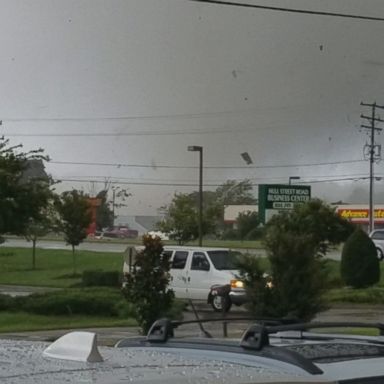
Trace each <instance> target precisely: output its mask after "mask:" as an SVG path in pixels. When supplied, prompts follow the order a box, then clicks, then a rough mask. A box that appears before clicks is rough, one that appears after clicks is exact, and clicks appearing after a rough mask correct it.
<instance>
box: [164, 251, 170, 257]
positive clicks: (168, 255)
mask: <svg viewBox="0 0 384 384" xmlns="http://www.w3.org/2000/svg"><path fill="white" fill-rule="evenodd" d="M163 255H165V256H167V257H169V258H170V257H171V256H172V251H163Z"/></svg>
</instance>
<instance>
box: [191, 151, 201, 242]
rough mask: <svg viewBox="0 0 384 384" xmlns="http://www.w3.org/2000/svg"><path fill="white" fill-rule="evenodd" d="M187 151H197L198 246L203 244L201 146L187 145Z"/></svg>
mask: <svg viewBox="0 0 384 384" xmlns="http://www.w3.org/2000/svg"><path fill="white" fill-rule="evenodd" d="M188 151H191V152H199V247H201V246H202V245H203V147H201V146H198V145H190V146H188Z"/></svg>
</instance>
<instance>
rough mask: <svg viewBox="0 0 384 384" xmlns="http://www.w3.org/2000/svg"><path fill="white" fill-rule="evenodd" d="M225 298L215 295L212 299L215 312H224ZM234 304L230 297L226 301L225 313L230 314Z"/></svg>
mask: <svg viewBox="0 0 384 384" xmlns="http://www.w3.org/2000/svg"><path fill="white" fill-rule="evenodd" d="M223 301H224V300H223V297H222V296H219V295H215V296H213V297H212V301H211V305H212V308H213V310H214V311H215V312H223ZM231 306H232V302H231V299H230V298H229V297H228V298H227V300H226V306H225V312H228V311H229V310H230V309H231Z"/></svg>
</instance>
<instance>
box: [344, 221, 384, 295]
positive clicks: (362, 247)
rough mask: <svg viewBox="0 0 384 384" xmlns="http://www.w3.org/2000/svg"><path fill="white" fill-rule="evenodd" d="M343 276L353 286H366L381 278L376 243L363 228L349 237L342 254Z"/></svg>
mask: <svg viewBox="0 0 384 384" xmlns="http://www.w3.org/2000/svg"><path fill="white" fill-rule="evenodd" d="M340 273H341V277H342V279H343V280H344V282H345V283H346V284H347V285H350V286H351V287H353V288H365V287H369V286H370V285H373V284H376V283H378V282H379V280H380V262H379V259H378V257H377V251H376V247H375V244H374V243H373V241H372V240H371V238H370V237H369V236H368V235H367V234H366V233H365V232H364V231H363V230H362V229H361V228H358V229H356V231H355V232H354V233H353V234H352V235H351V236H350V237H349V238H348V239H347V241H346V242H345V244H344V247H343V251H342V254H341V263H340Z"/></svg>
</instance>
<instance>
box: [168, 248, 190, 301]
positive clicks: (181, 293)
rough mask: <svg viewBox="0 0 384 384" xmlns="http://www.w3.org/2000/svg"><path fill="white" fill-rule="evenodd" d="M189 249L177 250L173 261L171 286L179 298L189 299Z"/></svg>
mask: <svg viewBox="0 0 384 384" xmlns="http://www.w3.org/2000/svg"><path fill="white" fill-rule="evenodd" d="M188 253H189V252H188V251H175V252H174V255H173V257H172V262H171V270H170V273H171V281H170V284H169V287H170V288H171V289H173V291H174V292H175V297H176V298H178V299H187V298H188V294H187V259H188Z"/></svg>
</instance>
